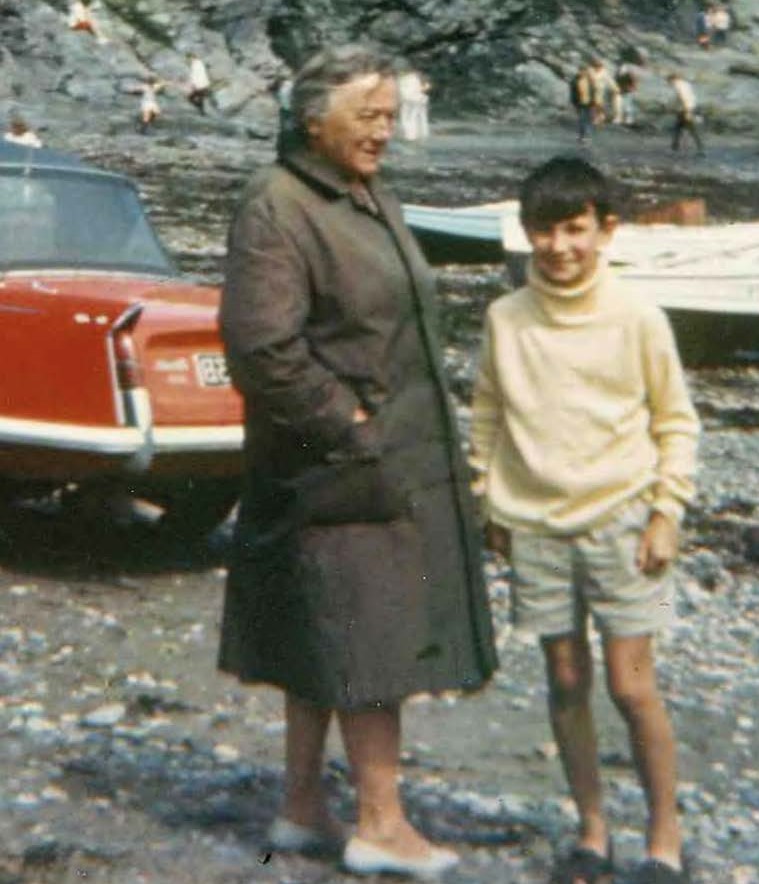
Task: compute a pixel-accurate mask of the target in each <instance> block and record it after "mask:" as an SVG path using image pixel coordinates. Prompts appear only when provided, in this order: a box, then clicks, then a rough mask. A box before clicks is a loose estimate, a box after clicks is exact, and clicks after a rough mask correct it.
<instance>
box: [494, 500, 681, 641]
mask: <svg viewBox="0 0 759 884" xmlns="http://www.w3.org/2000/svg"><path fill="white" fill-rule="evenodd" d="M649 512H650V510H649V506H648V504H647V503H646V502H644V501H643V500H641V499H637V500H635V501H633V502H632V503H630V504H627V505H625V506H624V507H623V508H622V509H621V510H620V511H619V513H618V514H617V515H616V516H615V517H614V518H612V519H611V520H610V521H609V522H606V523H604V525H602V526H601V527H600V528H596V529H594V530H592V531H588V532H587V533H585V534H578V535H574V536H571V537H558V536H549V535H543V534H532V533H528V532H525V531H513V532H512V540H511V563H512V567H513V570H514V580H513V587H512V618H513V620H514V623H515V625H516V626H517V627H518V628H524V629H527V630H529V631H531V632H535V633H537V634H538V635H540V636H551V635H567V634H571V633H576V632H581V631H584V629H585V628H586V623H587V617H588V615H590V616H592V618H593V621H594V623H595V625H596V627H597V628H598V629H599V630H600V631H601V632H602V633H603V634H605V635H613V636H633V635H646V634H650V633H654V632H657V631H658V630H659V629H661V628H662V627H664V626H667V625H668V624H669V622H670V621H671V618H672V614H673V607H674V604H673V595H674V583H673V579H672V569H671V568H667V569H665V570H664V571H663V572H661V573H658V574H654V575H649V574H644V573H643V572H642V571H641V570H640V569H639V568H638V567H637V565H636V564H635V554H636V552H637V548H638V541H639V540H640V535H641V532H642V531H643V529H644V528H645V526H646V525H647V524H648V517H649Z"/></svg>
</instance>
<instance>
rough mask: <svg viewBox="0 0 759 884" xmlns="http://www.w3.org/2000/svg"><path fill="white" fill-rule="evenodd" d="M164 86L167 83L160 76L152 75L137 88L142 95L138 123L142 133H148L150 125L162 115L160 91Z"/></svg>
mask: <svg viewBox="0 0 759 884" xmlns="http://www.w3.org/2000/svg"><path fill="white" fill-rule="evenodd" d="M164 86H165V84H164V83H163V82H162V81H161V80H159V79H158V77H156V76H153V75H151V76H150V77H148V78H147V80H145V82H144V83H142V84H141V85H140V86H139V88H138V90H137V92H138V93H139V94H140V95H141V96H142V97H141V98H140V121H139V125H138V129H139V132H140V134H141V135H147V133H148V130H149V129H150V127H151V126H152V125H153V124H154V123H155V121H156V120H157V119H158V117H160V115H161V106H160V105H159V104H158V93H159V92H161V91H162V90H163V89H164Z"/></svg>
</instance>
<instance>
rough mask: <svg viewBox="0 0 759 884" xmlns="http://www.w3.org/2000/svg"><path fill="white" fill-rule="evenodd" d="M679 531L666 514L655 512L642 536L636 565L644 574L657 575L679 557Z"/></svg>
mask: <svg viewBox="0 0 759 884" xmlns="http://www.w3.org/2000/svg"><path fill="white" fill-rule="evenodd" d="M678 534H679V530H678V527H677V525H676V524H675V523H674V522H673V521H672V520H671V519H669V518H667V516H665V515H664V513H660V512H657V511H654V512H653V513H651V518H650V519H649V520H648V525H647V526H646V529H645V531H644V532H643V534H641V537H640V543H639V544H638V553H637V555H636V557H635V563H636V564H637V566H638V567H639V568H640V570H641V571H643V573H644V574H656V573H657V572H658V571H662V570H663V569H664V568H666V567H667V565H669V563H670V562H672V561H673V560H674V558H675V556H676V555H677V547H678Z"/></svg>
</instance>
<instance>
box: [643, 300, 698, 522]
mask: <svg viewBox="0 0 759 884" xmlns="http://www.w3.org/2000/svg"><path fill="white" fill-rule="evenodd" d="M643 352H644V360H645V374H646V384H647V389H648V402H649V407H650V409H651V424H650V432H651V436H652V438H653V440H654V442H655V444H656V447H657V449H658V451H659V461H658V464H657V474H658V481H657V483H656V485H655V487H654V499H653V503H652V509H653V510H654V511H656V512H658V513H661V514H662V515H663V516H666V517H667V518H668V519H669V520H670V521H671V522H672V524H673V525H674V526H675V528H676V527H677V526H678V525H679V523H680V521H681V519H682V516H683V512H684V510H685V506H686V504H688V503H689V502H690V501H691V500H692V499H693V497H694V494H695V486H694V482H693V480H694V476H695V473H696V446H697V441H698V431H699V423H698V417H697V416H696V411H695V409H694V407H693V404H692V402H691V399H690V395H689V393H688V389H687V386H686V383H685V375H684V372H683V368H682V365H681V363H680V357H679V354H678V352H677V347H676V345H675V340H674V336H673V334H672V330H671V329H670V326H669V322H668V320H667V318H666V316H665V315H664V313H663V312H662V311H660V310H657V311H656V312H655V313H654V314H653V316H652V321H651V322H649V323H648V327H647V329H646V335H645V341H644V348H643Z"/></svg>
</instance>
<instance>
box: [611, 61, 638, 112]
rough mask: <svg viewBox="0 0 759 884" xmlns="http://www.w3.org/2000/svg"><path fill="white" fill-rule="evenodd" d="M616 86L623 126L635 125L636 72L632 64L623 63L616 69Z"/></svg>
mask: <svg viewBox="0 0 759 884" xmlns="http://www.w3.org/2000/svg"><path fill="white" fill-rule="evenodd" d="M616 81H617V86H618V87H619V93H620V103H621V108H620V113H621V120H620V122H621V123H622V125H623V126H634V125H635V93H636V91H637V89H638V72H637V70H636V67H635V65H634V64H632V63H631V62H628V61H623V62H622V63H621V64H620V66H619V67H618V68H617V76H616Z"/></svg>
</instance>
